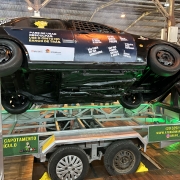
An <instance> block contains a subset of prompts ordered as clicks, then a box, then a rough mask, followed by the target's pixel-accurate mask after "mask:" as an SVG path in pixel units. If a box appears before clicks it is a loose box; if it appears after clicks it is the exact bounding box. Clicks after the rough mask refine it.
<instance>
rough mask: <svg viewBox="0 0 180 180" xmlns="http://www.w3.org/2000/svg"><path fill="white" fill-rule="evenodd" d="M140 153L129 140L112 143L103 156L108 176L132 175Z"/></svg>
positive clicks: (137, 164)
mask: <svg viewBox="0 0 180 180" xmlns="http://www.w3.org/2000/svg"><path fill="white" fill-rule="evenodd" d="M140 160H141V153H140V151H139V150H138V148H137V147H136V146H135V145H134V144H133V143H132V141H130V140H126V141H118V142H114V143H112V144H111V145H110V146H109V147H108V148H107V149H106V152H105V154H104V166H105V168H106V170H107V171H108V173H109V174H110V175H120V174H129V173H134V172H135V171H136V170H137V168H138V167H139V164H140Z"/></svg>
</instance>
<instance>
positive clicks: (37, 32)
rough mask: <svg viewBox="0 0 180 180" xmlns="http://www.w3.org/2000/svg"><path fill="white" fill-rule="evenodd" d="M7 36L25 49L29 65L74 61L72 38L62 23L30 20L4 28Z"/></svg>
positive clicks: (70, 32) (40, 19) (36, 19)
mask: <svg viewBox="0 0 180 180" xmlns="http://www.w3.org/2000/svg"><path fill="white" fill-rule="evenodd" d="M5 30H6V31H7V32H8V33H9V35H11V36H13V37H15V38H16V39H18V40H19V41H20V42H21V43H22V44H23V45H24V46H25V47H26V49H27V52H28V55H29V65H30V66H31V65H33V64H37V62H43V63H41V64H42V65H41V66H40V68H43V66H46V65H47V64H52V62H54V63H55V64H57V63H60V62H64V61H74V44H75V43H74V37H73V34H72V31H69V30H66V28H65V26H64V25H63V23H62V21H60V20H48V19H42V18H39V19H38V18H30V19H26V20H24V21H21V22H18V23H16V24H15V25H14V27H5Z"/></svg>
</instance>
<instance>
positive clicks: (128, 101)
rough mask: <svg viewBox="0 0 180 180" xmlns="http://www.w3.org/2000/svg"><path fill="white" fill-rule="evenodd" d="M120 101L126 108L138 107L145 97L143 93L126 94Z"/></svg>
mask: <svg viewBox="0 0 180 180" xmlns="http://www.w3.org/2000/svg"><path fill="white" fill-rule="evenodd" d="M119 101H120V103H121V105H122V106H123V107H124V108H127V109H136V108H138V107H139V106H140V105H141V104H142V102H143V97H142V94H141V93H135V94H124V95H123V96H121V98H120V100H119Z"/></svg>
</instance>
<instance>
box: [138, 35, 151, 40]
mask: <svg viewBox="0 0 180 180" xmlns="http://www.w3.org/2000/svg"><path fill="white" fill-rule="evenodd" d="M138 39H141V40H149V39H148V38H146V37H143V36H140V37H139V38H138Z"/></svg>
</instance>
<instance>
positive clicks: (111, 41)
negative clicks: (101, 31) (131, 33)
mask: <svg viewBox="0 0 180 180" xmlns="http://www.w3.org/2000/svg"><path fill="white" fill-rule="evenodd" d="M107 38H108V40H109V43H117V40H116V38H115V37H114V36H107Z"/></svg>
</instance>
